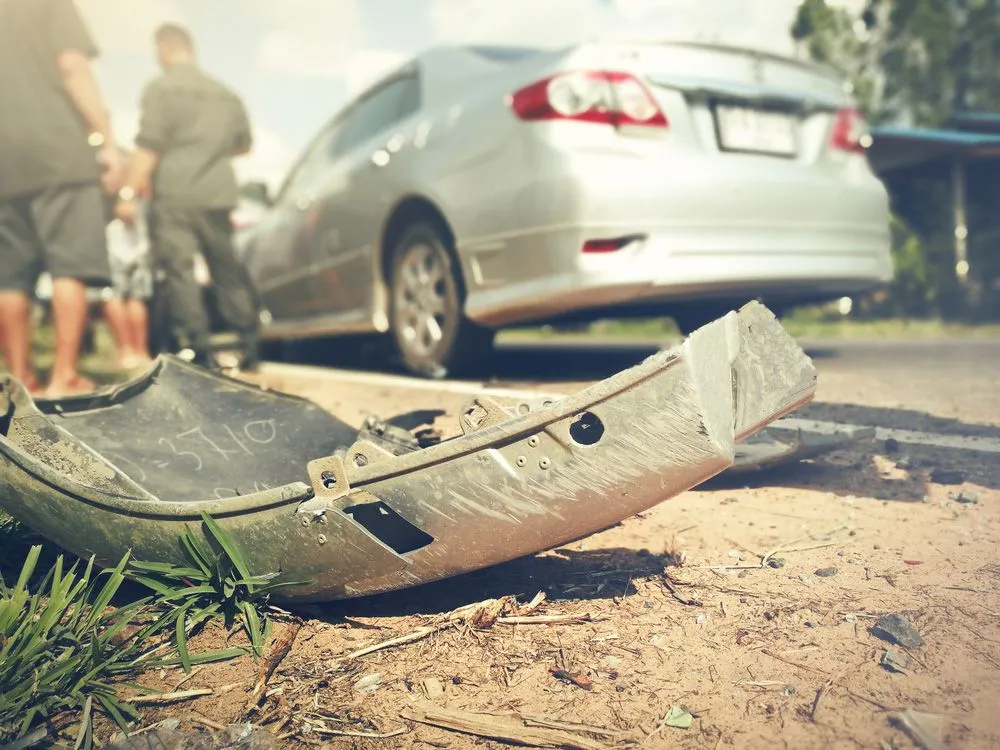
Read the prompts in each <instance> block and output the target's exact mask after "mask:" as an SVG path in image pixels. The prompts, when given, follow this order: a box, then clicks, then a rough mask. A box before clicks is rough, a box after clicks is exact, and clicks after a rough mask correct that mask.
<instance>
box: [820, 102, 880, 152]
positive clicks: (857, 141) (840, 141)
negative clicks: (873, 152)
mask: <svg viewBox="0 0 1000 750" xmlns="http://www.w3.org/2000/svg"><path fill="white" fill-rule="evenodd" d="M830 145H831V146H832V147H833V148H835V149H838V150H840V151H850V152H852V153H856V154H860V153H864V150H865V149H866V148H868V147H869V146H870V145H871V135H869V133H868V123H866V122H865V118H864V117H863V116H862V115H861V113H860V112H858V110H856V109H842V110H840V111H839V112H837V118H836V119H835V120H834V121H833V132H832V134H831V136H830Z"/></svg>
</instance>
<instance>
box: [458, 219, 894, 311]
mask: <svg viewBox="0 0 1000 750" xmlns="http://www.w3.org/2000/svg"><path fill="white" fill-rule="evenodd" d="M632 234H637V235H640V237H639V238H638V239H636V240H634V241H632V242H631V243H630V244H628V245H626V246H625V247H623V248H621V249H620V250H617V251H614V252H607V253H597V254H586V253H583V252H582V251H581V248H582V246H583V244H584V242H586V241H587V240H589V239H594V238H606V237H616V236H625V235H632ZM511 240H513V241H511V242H508V243H506V247H505V250H502V251H498V253H497V255H499V256H503V255H507V253H508V251H510V250H511V249H512V248H515V247H517V246H518V245H521V244H524V245H527V246H530V247H531V248H532V255H533V256H534V257H535V258H538V257H539V256H541V257H545V258H546V259H547V263H546V266H547V267H546V268H545V269H544V271H543V272H541V273H537V271H538V268H537V264H532V263H531V262H530V261H529V262H527V263H525V264H521V265H519V264H517V263H505V264H503V267H504V268H505V269H506V270H505V271H503V272H502V273H504V274H506V278H502V279H501V278H497V277H498V276H499V273H500V272H498V271H497V269H498V268H500V265H499V263H498V262H497V261H498V260H499V258H497V257H494V258H492V261H493V262H492V263H491V264H490V265H489V268H488V270H484V265H486V264H483V263H482V262H481V260H482V258H481V257H479V258H477V257H476V256H473V257H471V259H470V260H469V262H468V265H470V266H471V269H469V271H470V275H471V276H472V277H473V283H472V284H470V293H469V295H468V298H467V300H466V314H467V315H468V316H469V317H470V318H471V319H472V320H474V321H476V322H477V323H480V324H481V325H485V326H490V327H501V326H507V325H516V324H520V323H527V322H535V321H543V320H547V319H554V318H559V317H563V316H566V315H570V314H573V313H575V312H579V311H583V310H591V309H593V310H602V309H603V310H607V309H612V308H618V309H621V308H629V307H643V308H648V307H650V306H656V305H660V304H662V305H663V307H664V308H665V309H667V308H669V306H670V305H671V304H672V303H678V302H681V301H685V300H695V299H699V300H711V299H718V300H731V299H736V298H751V297H756V296H764V297H765V298H768V299H770V298H774V299H789V300H793V299H822V298H833V297H837V296H842V295H850V294H856V293H859V292H862V291H864V290H866V289H870V288H872V287H876V286H878V285H880V284H884V283H886V282H888V281H890V280H891V279H892V272H893V269H892V259H891V255H890V251H889V234H888V226H887V225H885V226H883V225H868V226H851V227H845V226H836V225H833V226H826V227H821V226H817V225H801V224H800V225H798V226H792V227H789V226H784V227H780V226H773V227H761V226H756V227H754V226H750V225H744V226H735V225H732V224H730V225H728V226H717V227H715V228H713V229H711V230H707V229H695V228H683V227H677V226H673V227H671V226H669V225H661V226H659V227H648V226H647V227H642V228H640V229H639V230H638V231H636V230H634V229H626V228H625V227H622V226H620V225H609V226H606V227H603V228H602V227H594V226H578V227H565V228H558V229H549V230H544V231H536V232H526V233H525V235H524V236H523V237H521V238H511ZM514 254H515V255H516V254H517V252H516V251H515V252H514ZM532 265H535V266H536V268H535V271H536V272H535V273H530V275H529V273H525V272H523V271H519V268H525V267H527V268H530V267H531V266H532ZM476 281H479V282H481V283H476Z"/></svg>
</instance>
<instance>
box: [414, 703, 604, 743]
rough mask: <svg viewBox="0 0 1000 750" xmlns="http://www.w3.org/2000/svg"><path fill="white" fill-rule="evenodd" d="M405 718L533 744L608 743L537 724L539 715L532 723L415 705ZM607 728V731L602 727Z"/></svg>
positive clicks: (515, 717)
mask: <svg viewBox="0 0 1000 750" xmlns="http://www.w3.org/2000/svg"><path fill="white" fill-rule="evenodd" d="M400 715H401V716H402V717H403V718H404V719H408V720H410V721H416V722H419V723H421V724H428V725H430V726H434V727H440V728H441V729H450V730H452V731H454V732H462V733H464V734H472V735H476V736H477V737H489V738H491V739H495V740H501V741H505V742H515V743H520V744H522V745H528V746H529V747H552V748H572V749H573V750H604V748H605V747H606V746H605V745H604V744H602V743H600V742H598V741H597V740H594V739H591V738H589V737H583V736H580V735H578V734H574V733H572V732H567V731H563V730H560V729H549V728H547V727H539V726H537V724H538V721H539V717H533V718H532V721H531V723H530V724H529V723H528V722H527V721H526V720H525V719H524V718H523V717H522V716H520V715H519V714H485V713H473V712H471V711H459V710H456V709H449V708H438V707H434V708H431V707H413V708H407V709H405V710H403V711H402V712H401V713H400ZM602 731H603V730H602Z"/></svg>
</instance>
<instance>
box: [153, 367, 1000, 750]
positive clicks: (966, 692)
mask: <svg viewBox="0 0 1000 750" xmlns="http://www.w3.org/2000/svg"><path fill="white" fill-rule="evenodd" d="M827 369H828V371H829V377H828V378H827V380H826V381H825V382H826V383H827V385H826V386H825V390H821V393H822V394H823V395H822V397H823V398H824V399H825V400H826V401H827V402H828V403H823V404H817V405H815V406H812V407H810V409H811V410H812V413H813V414H814V415H816V416H820V417H822V418H837V417H840V418H842V419H844V421H857V419H859V418H865V417H870V416H871V415H872V414H874V415H881V416H882V417H883V418H884V419H886V420H889V421H891V420H892V419H901V420H902V421H903V422H905V424H903V425H901V426H905V427H906V428H907V429H926V428H927V427H928V426H931V427H934V426H937V427H939V428H942V426H943V429H944V428H947V429H952V430H958V429H961V426H959V427H956V424H958V423H957V422H956V420H966V421H967V422H969V423H971V422H977V423H978V425H971V424H967V425H966V428H967V429H972V428H973V427H976V429H982V430H986V431H989V432H991V433H995V432H996V426H997V425H998V424H1000V415H998V414H996V413H995V411H994V406H995V390H994V391H991V390H990V389H989V388H987V387H980V386H976V387H975V388H972V389H971V392H972V394H973V395H972V396H970V395H969V391H970V389H964V390H963V393H961V394H958V395H955V396H946V395H943V393H944V392H945V389H943V388H942V382H941V380H940V378H938V379H936V380H935V381H933V382H931V380H930V379H928V381H927V382H923V381H920V382H917V383H913V382H910V383H908V384H907V386H906V389H905V392H902V393H901V392H899V391H898V389H896V387H895V386H894V384H893V381H892V378H887V379H884V382H882V381H879V379H878V378H873V377H869V378H868V380H867V381H864V380H863V379H859V377H858V376H857V374H856V373H855V375H854V376H853V377H852V375H851V373H850V372H847V371H845V372H837V371H836V369H835V368H834V367H828V368H827ZM822 370H823V366H822V364H821V378H822V377H823V375H822ZM257 380H258V381H264V382H265V384H266V385H267V386H269V387H272V388H278V389H282V390H288V391H292V392H296V393H299V394H301V395H306V396H309V397H311V398H314V399H315V400H317V401H318V402H319V403H321V404H322V405H323V406H324V407H326V408H329V409H331V410H333V411H335V412H336V413H337V414H338V415H339V416H341V417H342V418H345V419H347V420H348V421H351V422H354V423H358V422H360V420H361V419H362V418H363V417H364V415H365V408H364V406H363V405H364V404H373V403H375V404H378V410H379V412H381V414H382V416H388V415H390V414H392V413H394V412H400V411H410V410H416V409H430V408H442V409H445V410H446V411H447V412H448V414H447V415H446V416H445V417H444V418H443V419H442V420H441V421H440V424H448V423H449V422H450V420H453V419H454V414H455V412H456V410H457V409H458V408H459V407H460V406H461V405H462V403H464V401H465V400H466V398H465V397H462V396H456V395H442V394H437V393H432V392H428V391H407V392H402V391H399V390H391V389H389V388H365V387H363V386H353V385H352V386H342V387H341V386H338V387H336V388H334V387H332V386H330V385H329V384H322V383H316V382H313V383H310V382H308V381H302V380H290V379H287V378H286V379H281V378H261V377H258V378H257ZM821 382H824V381H822V380H821ZM977 389H978V391H977ZM894 391H895V392H894ZM976 392H979V393H981V394H983V396H982V399H987V401H983V400H982V399H980V400H979V403H980V405H983V404H985V403H987V402H988V404H989V409H987V410H986V412H985V413H984V412H983V410H982V408H980V409H978V410H977V409H976V407H975V403H976V397H975V395H974V394H975V393H976ZM963 399H964V400H963ZM838 402H839V403H838ZM846 402H853V403H854V404H855V406H854V407H851V408H853V409H854V410H853V411H852V410H851V408H847V407H844V406H842V404H843V403H846ZM905 404H919V406H917V407H916V408H913V407H910V409H911V411H912V414H914V415H917V416H914V417H912V418H907V417H905V416H904V417H900V416H899V415H900V413H902V412H900V411H899V407H901V406H904V405H905ZM907 413H909V412H907ZM977 418H978V419H977ZM921 420H923V421H921ZM889 426H891V425H889ZM943 470H950V471H951V473H952V476H950V477H948V476H942V471H943ZM932 474H934V477H935V478H936V479H937V480H938V481H935V480H934V479H932V476H931V475H932ZM941 480H944V481H949V482H954V483H953V484H942V483H941ZM998 523H1000V462H998V461H997V459H996V454H994V455H993V456H990V455H988V454H983V453H974V452H959V451H943V450H940V449H932V448H920V447H909V446H907V447H904V448H899V447H896V446H886V445H885V444H883V443H874V444H869V445H861V446H857V447H855V448H853V449H851V450H850V451H845V452H839V453H835V454H831V455H828V456H826V457H823V458H821V459H817V460H815V461H812V462H807V463H803V464H800V465H797V466H795V467H791V468H787V469H783V470H781V471H778V472H773V473H770V474H766V475H759V476H754V477H752V479H751V481H750V482H749V483H748V482H747V479H746V478H744V479H741V480H740V481H738V482H730V481H727V480H726V478H725V477H722V478H720V479H717V480H716V481H714V482H712V483H710V484H709V485H706V486H703V487H701V488H698V489H697V490H694V491H691V492H688V493H685V494H683V495H681V496H679V497H677V498H674V499H672V500H669V501H667V502H665V503H663V504H662V505H660V506H658V507H657V508H655V509H654V510H652V511H650V512H648V513H646V514H643V515H642V516H641V517H636V518H631V519H628V520H626V521H625V522H623V523H622V524H620V525H619V526H617V527H615V528H613V529H610V530H608V531H606V532H603V533H601V534H597V535H595V536H592V537H590V538H587V539H585V540H583V541H581V542H578V543H576V544H573V545H570V546H568V547H565V548H562V549H558V550H555V551H551V552H548V553H544V554H541V555H538V556H535V557H533V558H528V559H523V560H518V561H515V562H512V563H509V564H506V565H503V566H499V567H497V568H493V569H490V570H486V571H481V572H478V573H475V574H472V575H469V576H465V577H463V578H461V579H455V580H451V581H446V582H443V583H441V584H435V585H432V586H427V587H424V588H422V589H418V590H413V591H409V592H403V593H401V594H395V595H391V596H384V597H378V598H373V599H369V600H364V601H354V602H346V603H338V604H333V605H328V606H324V607H321V608H311V609H308V610H306V611H302V612H298V613H297V614H299V615H301V616H302V617H303V618H304V623H303V626H302V629H301V630H300V631H299V632H298V634H297V638H296V640H295V642H294V645H293V647H292V649H291V651H290V653H289V654H288V655H287V656H286V657H285V658H284V659H283V660H282V661H281V663H280V665H279V666H278V668H277V670H276V672H275V673H274V675H273V676H272V677H271V678H270V680H269V682H268V687H269V690H270V693H269V695H268V697H266V698H265V699H264V700H263V701H262V703H261V705H260V707H255V708H252V709H249V710H248V694H247V690H248V689H250V687H251V686H252V685H253V683H254V680H255V678H256V676H257V671H258V666H259V665H257V664H255V663H253V661H252V660H250V659H244V660H241V661H237V662H232V663H227V664H222V665H215V666H209V667H205V668H203V669H201V670H199V671H197V672H196V673H195V674H194V675H193V676H191V677H190V678H189V679H187V680H186V681H185V682H183V684H179V683H180V681H181V680H182V679H183V678H184V675H183V674H181V673H179V672H165V673H163V674H162V675H161V676H160V677H159V678H155V679H151V680H149V681H148V683H149V686H150V687H154V688H158V689H163V690H177V689H180V690H199V689H206V690H207V689H214V690H215V691H216V693H213V694H211V695H206V696H200V697H197V698H194V699H191V700H188V701H185V702H182V703H177V704H174V705H171V706H168V707H165V708H153V709H150V710H149V711H148V712H147V714H146V715H145V718H146V719H147V720H148V721H150V722H152V721H156V720H158V719H162V718H164V717H168V716H169V717H174V718H180V719H182V726H192V727H194V726H201V727H204V726H206V725H213V724H218V725H226V724H229V723H231V722H238V721H245V720H249V721H252V722H254V723H255V724H258V725H262V726H264V727H266V728H267V729H269V730H270V731H271V732H273V733H274V734H275V735H276V736H278V737H281V740H280V743H281V744H282V745H288V746H296V745H300V744H302V743H309V744H319V743H330V744H331V745H333V746H335V747H400V748H411V747H412V748H418V747H428V746H429V747H453V748H463V747H473V746H475V747H501V746H505V744H504V743H502V742H499V741H497V740H493V739H484V738H482V737H479V736H476V735H475V734H460V733H457V732H454V731H447V730H445V729H441V728H436V727H432V726H428V725H426V724H422V723H417V722H414V721H412V720H409V719H404V718H402V716H401V714H406V715H407V716H411V717H412V716H413V715H414V713H413V712H414V711H417V712H419V711H431V712H433V710H438V709H448V710H455V711H468V712H476V713H480V714H481V713H503V714H509V713H513V714H514V715H516V717H522V718H515V719H514V720H511V719H505V720H504V721H506V722H507V725H510V723H513V724H515V725H517V726H519V727H523V726H524V725H525V723H526V720H525V719H524V718H523V717H534V718H533V719H530V720H528V721H527V723H528V724H532V722H534V724H533V726H536V727H537V726H538V725H539V724H542V725H547V726H548V727H549V728H548V730H547V731H549V732H554V731H561V732H563V733H564V734H567V735H569V736H571V737H575V738H577V741H578V743H579V744H577V745H572V743H570V746H579V747H597V746H615V745H642V746H645V747H684V748H747V749H753V748H768V749H771V748H775V747H784V748H812V747H817V748H819V747H824V748H825V747H829V748H852V747H863V748H878V747H882V748H897V749H902V748H912V747H927V748H937V747H942V746H943V747H954V748H959V747H960V748H969V749H970V750H972V749H974V748H982V749H984V750H985V749H986V748H996V747H1000V711H998V710H997V709H998V707H1000V560H998V557H997V550H998V545H997V540H998V539H1000V526H998ZM539 592H543V593H544V594H545V601H544V602H543V603H542V604H541V605H540V606H538V607H537V609H535V610H533V611H532V612H531V615H532V616H537V615H546V616H556V617H558V616H563V619H564V620H565V621H564V622H560V623H558V624H548V625H546V624H519V625H511V624H505V623H504V621H503V620H502V619H501V620H499V621H496V620H495V617H493V616H486V615H482V614H481V615H480V616H479V617H478V618H477V617H475V616H472V615H469V614H468V613H467V615H466V616H465V617H463V618H460V619H457V620H454V621H448V619H447V614H448V613H449V612H452V611H453V610H455V609H456V608H460V607H464V606H466V605H469V604H472V603H475V602H480V601H483V600H488V599H502V598H503V597H516V600H517V602H520V610H521V611H524V607H525V606H526V605H527V603H528V602H529V601H530V600H532V599H533V598H534V597H536V595H537V594H538V593H539ZM497 606H498V607H499V606H502V607H503V608H504V609H503V613H506V614H508V615H511V614H517V611H518V609H519V608H518V606H517V605H515V604H513V603H512V600H510V599H506V600H502V601H501V602H500V603H499V604H497ZM503 613H501V614H503ZM887 613H898V614H901V615H903V616H904V617H905V618H907V620H908V621H909V622H911V623H912V625H913V626H914V627H915V628H916V630H917V631H919V633H920V634H921V636H922V639H923V641H924V644H923V645H922V646H921V647H909V648H907V647H902V646H899V645H893V644H891V643H888V642H887V641H886V640H884V639H882V638H880V637H878V636H877V635H876V634H874V633H873V632H872V628H873V626H874V625H875V622H876V619H877V618H878V617H880V616H882V615H885V614H887ZM494 614H495V612H494ZM292 627H294V625H293V624H292V622H291V621H286V622H282V623H279V624H278V626H277V627H276V633H275V635H276V637H277V638H280V637H282V635H283V634H286V633H288V632H289V630H288V629H290V628H292ZM421 628H426V629H427V630H428V631H433V632H431V633H430V634H428V635H426V636H425V637H423V638H421V639H419V640H414V641H412V642H409V643H404V644H402V645H398V646H395V647H391V648H386V649H384V650H379V651H375V652H374V653H371V654H369V655H365V656H361V657H358V658H348V655H349V654H351V653H352V652H354V651H356V650H358V649H362V648H365V647H367V646H371V645H373V644H378V643H380V642H383V641H386V640H388V639H391V638H395V637H398V636H406V635H408V634H413V633H415V632H418V630H419V629H421ZM421 632H426V631H421ZM200 640H201V642H200V643H198V644H196V645H200V646H201V647H203V648H210V647H214V646H215V645H217V643H218V642H219V641H220V640H222V634H220V633H218V632H215V633H211V634H206V635H204V636H202V637H201V639H200ZM887 652H891V653H892V658H895V659H896V661H897V664H904V663H905V666H898V667H897V669H898V670H899V671H892V670H890V669H888V668H886V667H885V666H883V660H884V659H885V658H886V654H887ZM554 672H555V674H554ZM234 685H235V686H236V687H232V686H234ZM366 685H367V686H368V689H367V690H365V689H362V688H363V687H364V686H366ZM220 686H230V689H228V690H226V691H224V692H222V693H221V694H218V693H219V690H218V689H219V688H220ZM672 707H677V711H675V715H677V713H678V712H679V714H680V716H681V717H682V719H683V717H684V716H686V715H687V714H690V715H691V718H692V721H691V724H690V726H688V727H686V728H684V727H675V726H670V725H668V724H675V723H681V724H683V723H684V721H683V720H682V721H680V722H675V721H671V722H666V721H665V719H666V718H667V716H668V714H669V713H670V712H671V709H672ZM907 711H909V712H911V713H905V712H907ZM441 715H444V716H446V717H447V716H453V714H448V713H447V711H444V712H443V713H442V714H441ZM901 716H906V717H909V718H910V720H911V721H915V722H917V724H919V725H920V726H921V727H923V728H924V729H925V730H926V731H928V732H929V733H930V735H931V736H930V738H929V739H923V740H920V739H915V737H914V735H913V732H914V730H913V728H912V725H911V728H910V729H909V730H907V729H906V728H905V727H904V726H903V724H902V723H901V719H900V717H901ZM432 718H433V717H432ZM498 721H499V720H498V719H495V718H494V719H492V720H490V721H488V722H486V724H487V725H492V726H494V727H495V726H497V725H498ZM552 722H556V723H555V724H553V723H552ZM552 727H557V728H556V729H553V728H552ZM477 731H478V732H480V733H489V732H490V730H489V729H488V727H487V726H482V727H480V728H479V730H477ZM492 731H493V732H496V731H500V730H496V729H494V730H492ZM519 731H520V730H519ZM536 731H537V730H536ZM916 731H918V732H919V731H920V730H919V727H918V728H917V730H916ZM371 735H380V736H377V737H373V736H371ZM385 735H390V736H385ZM938 740H939V741H941V742H943V743H944V744H943V745H933V744H928V743H931V742H934V741H938Z"/></svg>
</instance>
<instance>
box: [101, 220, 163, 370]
mask: <svg viewBox="0 0 1000 750" xmlns="http://www.w3.org/2000/svg"><path fill="white" fill-rule="evenodd" d="M107 237H108V255H109V260H110V261H111V293H112V297H111V299H109V300H108V301H107V302H105V303H104V316H105V318H106V319H107V321H108V325H109V326H110V327H111V333H112V335H113V336H114V338H115V342H116V344H117V345H118V363H119V364H120V365H121V367H122V368H124V369H127V370H136V369H140V368H145V367H148V366H149V365H150V364H151V362H152V360H151V359H150V356H149V308H148V305H147V303H148V301H149V299H150V298H151V297H152V295H153V272H152V266H151V261H150V249H149V231H148V229H147V225H146V211H145V206H144V207H143V210H141V211H140V212H139V215H138V216H137V217H136V220H135V223H133V224H131V225H129V224H126V223H124V222H123V221H121V220H119V219H113V220H112V221H111V222H109V223H108V227H107Z"/></svg>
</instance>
